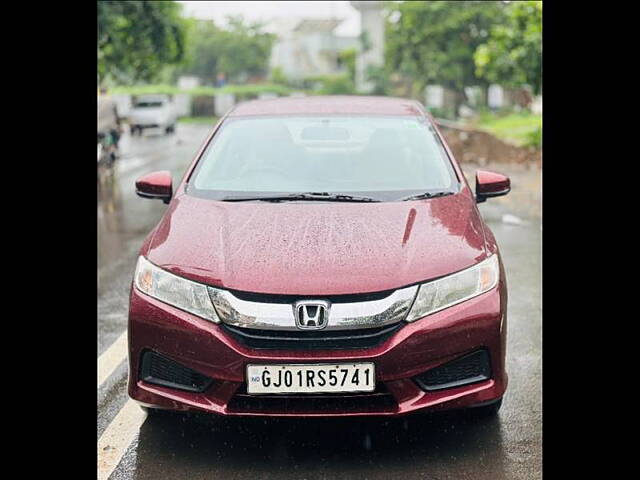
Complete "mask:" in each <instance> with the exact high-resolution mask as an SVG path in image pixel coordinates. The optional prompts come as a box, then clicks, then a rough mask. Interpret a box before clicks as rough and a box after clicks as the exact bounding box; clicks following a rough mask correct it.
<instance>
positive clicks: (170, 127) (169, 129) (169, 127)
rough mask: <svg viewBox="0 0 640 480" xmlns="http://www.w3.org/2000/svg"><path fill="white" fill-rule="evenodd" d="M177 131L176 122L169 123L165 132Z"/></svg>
mask: <svg viewBox="0 0 640 480" xmlns="http://www.w3.org/2000/svg"><path fill="white" fill-rule="evenodd" d="M175 131H176V126H175V124H172V125H169V126H168V127H167V128H165V132H166V133H167V134H169V133H173V132H175Z"/></svg>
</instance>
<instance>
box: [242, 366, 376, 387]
mask: <svg viewBox="0 0 640 480" xmlns="http://www.w3.org/2000/svg"><path fill="white" fill-rule="evenodd" d="M375 385H376V381H375V367H374V364H373V363H337V364H334V363H329V364H307V365H302V364H297V365H292V364H281V365H247V393H249V394H260V393H329V392H372V391H374V390H375Z"/></svg>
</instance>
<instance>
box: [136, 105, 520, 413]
mask: <svg viewBox="0 0 640 480" xmlns="http://www.w3.org/2000/svg"><path fill="white" fill-rule="evenodd" d="M300 114H305V115H307V114H311V115H326V114H344V115H369V114H384V115H389V116H393V115H398V116H415V117H420V118H421V119H422V120H423V121H425V122H432V119H431V118H430V117H429V116H428V114H426V113H425V112H424V110H423V109H422V108H421V106H420V105H419V104H417V103H416V102H412V101H408V100H403V99H390V98H376V97H355V98H353V97H342V98H341V97H333V98H332V97H325V98H320V99H318V98H316V99H280V100H267V101H258V102H250V103H248V104H243V105H240V106H238V107H236V108H235V109H234V110H233V111H231V112H230V113H229V114H228V115H227V116H226V117H225V118H223V119H222V120H221V121H220V123H219V124H218V125H217V126H216V128H214V130H213V132H212V134H211V136H210V137H209V138H208V139H207V141H206V142H205V145H203V147H202V149H201V150H200V152H199V153H198V154H197V155H196V158H195V159H194V162H193V163H192V165H191V166H190V168H189V169H188V171H187V172H186V174H185V176H184V178H183V180H182V182H181V183H180V185H179V186H178V187H177V189H176V190H175V194H173V195H172V196H171V197H172V198H171V201H170V204H169V207H168V209H167V212H166V214H165V215H164V217H163V218H162V220H161V221H160V223H159V224H158V226H157V227H156V228H155V229H154V230H153V231H152V232H151V233H150V234H149V235H148V237H147V238H146V240H145V242H144V244H143V246H142V248H141V250H140V255H141V257H143V258H145V259H146V260H148V262H150V263H151V264H153V265H154V266H156V267H158V268H159V269H161V270H163V271H166V272H170V273H171V274H173V275H176V276H178V277H181V278H184V279H188V280H191V281H192V282H196V283H197V284H202V285H206V286H207V288H208V289H209V290H208V291H209V293H210V295H211V294H212V292H217V294H218V295H220V298H221V299H222V297H223V296H224V297H225V298H226V299H227V300H228V301H229V302H230V303H231V304H233V305H232V306H231V307H229V308H230V310H231V309H237V310H238V311H239V310H240V309H241V308H250V307H251V306H255V305H261V306H265V305H268V306H269V307H270V308H271V307H273V309H279V310H278V311H280V312H284V311H286V309H291V308H292V305H295V303H296V301H298V300H305V301H307V300H309V301H319V302H325V301H326V302H327V304H330V305H331V308H332V312H334V313H335V312H339V311H341V309H342V310H343V311H346V310H348V309H349V308H351V309H355V311H361V310H363V309H366V308H374V307H375V308H378V310H376V311H381V312H383V313H380V314H377V315H372V316H371V317H367V321H369V320H370V322H371V324H370V325H365V324H364V320H363V321H362V323H360V324H358V325H357V327H354V328H351V327H349V318H348V317H349V315H346V316H345V319H343V323H342V324H335V325H333V326H334V327H335V329H334V330H328V329H326V330H319V331H317V332H303V331H300V330H299V329H296V325H295V324H294V319H293V317H294V316H295V315H293V314H292V315H290V316H291V324H290V325H289V324H286V325H285V324H277V325H276V324H275V323H274V324H269V322H268V321H266V322H265V323H264V325H263V324H260V325H258V328H256V325H257V323H256V325H250V324H249V323H250V322H252V321H254V322H259V321H261V320H263V319H260V318H259V315H258V316H256V317H250V316H247V315H245V316H242V315H239V316H236V317H229V318H227V319H226V320H225V321H221V322H219V323H214V322H212V321H210V320H207V319H204V318H201V317H200V316H198V315H194V314H192V313H189V312H187V311H184V310H183V309H181V308H177V307H175V306H172V305H169V304H167V303H165V302H163V301H160V300H158V299H156V298H152V297H151V296H149V295H147V294H145V293H144V292H143V291H141V290H140V289H139V288H137V287H136V285H135V282H134V285H132V289H131V295H130V308H129V367H130V376H129V395H130V396H131V397H132V398H133V399H135V400H137V401H138V402H140V403H141V404H142V405H145V406H149V407H158V408H167V409H174V410H198V411H206V412H210V413H216V414H223V415H245V416H250V415H269V416H327V415H333V416H359V415H401V414H406V413H410V412H416V411H426V410H436V409H449V408H465V407H476V406H486V405H493V404H495V403H496V402H499V401H500V399H501V398H502V396H503V395H504V392H505V390H506V387H507V373H506V371H505V345H506V317H507V314H506V312H507V288H506V280H505V275H504V268H503V266H502V262H501V260H500V259H499V252H498V247H497V245H496V242H495V238H494V237H493V234H492V233H491V231H490V230H489V228H488V227H487V225H486V224H485V223H484V221H483V220H482V217H481V216H480V213H479V211H478V208H477V206H476V203H477V202H478V201H479V198H478V196H477V195H476V194H474V192H473V191H472V190H471V188H470V187H469V185H468V184H467V182H466V180H465V178H464V175H463V174H462V172H461V170H460V167H459V166H458V164H457V163H456V162H455V159H454V158H453V155H452V154H451V152H450V150H449V149H448V147H447V146H446V142H445V141H444V139H443V138H442V136H441V135H440V134H439V132H437V128H435V127H434V128H435V129H436V132H437V135H438V138H439V141H440V142H442V144H443V146H444V148H445V150H446V153H447V156H448V158H449V159H450V160H451V165H452V168H453V170H454V172H455V176H456V178H457V182H458V186H457V190H456V192H455V194H452V195H447V196H442V197H436V198H424V199H417V200H410V201H385V202H379V203H378V202H376V203H349V202H322V201H317V202H316V201H314V202H306V201H299V202H298V201H296V202H286V203H278V202H238V203H236V202H225V201H219V200H216V199H211V198H207V197H206V196H203V195H198V194H197V193H196V194H194V193H193V192H190V190H189V188H188V187H189V179H190V176H191V175H192V173H193V171H194V169H195V168H196V166H197V165H198V162H199V160H200V158H201V156H202V154H203V152H204V151H205V150H206V148H207V145H208V144H209V143H210V142H212V141H215V138H216V132H217V130H218V129H219V128H220V125H221V124H223V123H224V122H225V121H226V120H227V119H229V118H233V117H251V116H263V115H283V116H295V115H300ZM163 180H164V181H167V180H166V179H163ZM151 183H153V180H152V181H151ZM169 186H170V179H169ZM507 186H508V183H507ZM141 188H142V187H141ZM505 191H507V190H505ZM503 193H504V192H502V193H500V194H503ZM152 195H155V193H153V192H152V193H151V194H150V195H146V196H152ZM492 256H495V258H498V265H499V276H498V280H497V282H496V284H495V285H494V286H493V287H492V288H491V289H489V290H488V291H485V292H483V293H481V294H479V295H476V296H473V297H472V298H469V299H467V300H464V301H461V302H459V303H456V304H454V305H452V306H448V307H447V308H443V309H441V310H439V311H435V312H433V313H430V314H429V315H426V316H425V317H423V318H419V319H417V320H415V321H411V322H408V321H406V319H407V312H408V311H409V310H410V309H411V308H413V304H414V302H415V298H416V292H417V291H418V289H419V288H421V287H420V285H421V284H425V282H430V281H435V280H438V279H441V278H446V277H447V276H449V275H451V274H455V273H456V272H462V271H464V270H465V269H469V268H471V267H473V266H474V265H477V264H479V263H480V262H483V261H485V260H487V259H488V258H490V257H492ZM399 292H400V293H399ZM402 295H405V297H402ZM399 297H402V298H404V300H402V299H400V300H397V301H396V299H398V298H399ZM223 300H224V299H222V300H220V301H223ZM227 300H224V301H227ZM385 302H386V303H385ZM403 302H404V303H403ZM218 305H220V304H218ZM363 306H366V307H363ZM294 308H295V307H294ZM236 313H237V312H236ZM328 315H329V318H330V320H329V321H330V322H331V314H328ZM363 318H364V317H363ZM247 319H249V320H247ZM334 320H335V319H334ZM247 327H250V328H247ZM252 328H253V330H252ZM150 359H151V360H150ZM154 361H155V362H157V363H156V364H154V363H153V362H154ZM465 362H466V363H465ZM361 363H372V364H373V365H374V366H375V388H374V389H373V390H371V391H366V392H364V391H351V392H339V393H291V394H289V393H284V394H283V393H278V394H268V395H256V394H251V393H249V392H248V388H247V382H248V377H249V371H248V366H251V365H254V366H256V365H257V366H260V365H281V364H282V365H307V366H309V365H327V368H330V366H331V365H333V364H335V365H336V367H335V368H337V367H339V366H341V365H346V364H361ZM438 369H440V370H438ZM443 369H444V370H443ZM452 372H453V373H452ZM163 375H164V377H162V376H163ZM172 375H173V377H172ZM456 375H457V376H458V377H459V378H457V377H456ZM174 377H175V378H174ZM163 378H164V380H163ZM180 379H183V380H180ZM174 380H175V381H174ZM181 381H182V382H183V383H182V384H181V383H180V382H181ZM429 382H432V383H429ZM438 382H439V383H438Z"/></svg>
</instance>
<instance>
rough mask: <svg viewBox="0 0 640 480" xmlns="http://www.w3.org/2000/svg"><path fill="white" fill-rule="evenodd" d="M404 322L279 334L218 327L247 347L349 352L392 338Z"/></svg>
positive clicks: (281, 332)
mask: <svg viewBox="0 0 640 480" xmlns="http://www.w3.org/2000/svg"><path fill="white" fill-rule="evenodd" d="M402 325H403V323H396V324H394V325H386V326H383V327H375V328H363V329H360V330H334V331H327V330H318V331H317V332H314V331H311V332H305V331H299V330H296V331H278V330H259V329H253V328H240V327H234V326H231V325H225V324H221V326H222V328H223V329H224V330H225V331H226V332H227V333H228V334H230V335H231V336H232V337H233V338H235V339H236V340H237V341H238V342H240V343H242V344H243V345H245V346H247V347H250V348H257V349H279V350H321V349H329V350H350V349H359V348H372V347H375V346H377V345H380V344H381V343H382V342H384V341H386V340H388V339H389V338H391V336H392V335H393V334H394V333H395V332H396V331H398V329H400V328H401V327H402Z"/></svg>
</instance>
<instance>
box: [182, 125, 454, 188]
mask: <svg viewBox="0 0 640 480" xmlns="http://www.w3.org/2000/svg"><path fill="white" fill-rule="evenodd" d="M455 186H457V178H456V175H455V172H454V171H453V168H452V166H451V162H450V160H449V158H448V156H447V154H446V152H445V151H444V148H443V146H442V144H441V142H440V140H439V139H438V138H437V136H436V134H435V132H434V131H433V129H432V127H431V126H430V125H429V124H428V122H426V120H424V119H421V118H418V117H415V116H411V117H409V116H407V117H399V116H395V117H375V116H366V117H364V116H357V117H356V116H354V117H345V116H322V117H320V116H313V117H297V116H291V117H284V116H282V117H279V116H273V117H260V118H230V119H227V120H226V121H225V122H224V124H223V125H222V126H221V130H220V131H219V132H218V133H217V134H216V135H215V137H214V138H213V141H212V142H211V143H210V145H209V146H208V147H207V149H206V151H205V153H204V154H203V156H202V158H201V160H200V162H199V164H198V166H197V167H196V170H195V171H194V174H193V175H192V177H191V179H190V180H189V193H195V194H198V193H207V192H209V193H215V192H217V195H215V194H214V195H207V196H209V197H213V198H224V195H223V194H231V193H233V194H245V195H247V194H258V193H263V194H269V193H276V192H277V193H299V192H327V193H342V194H345V193H351V194H353V193H359V194H369V195H370V196H372V197H377V198H378V199H385V195H384V193H385V192H386V193H387V195H386V199H390V198H395V199H397V198H399V197H401V196H403V195H398V194H402V193H404V194H410V193H418V192H430V191H434V192H436V191H443V190H451V189H453V188H454V187H455ZM389 193H393V194H394V195H391V196H389V195H388V194H389Z"/></svg>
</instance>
